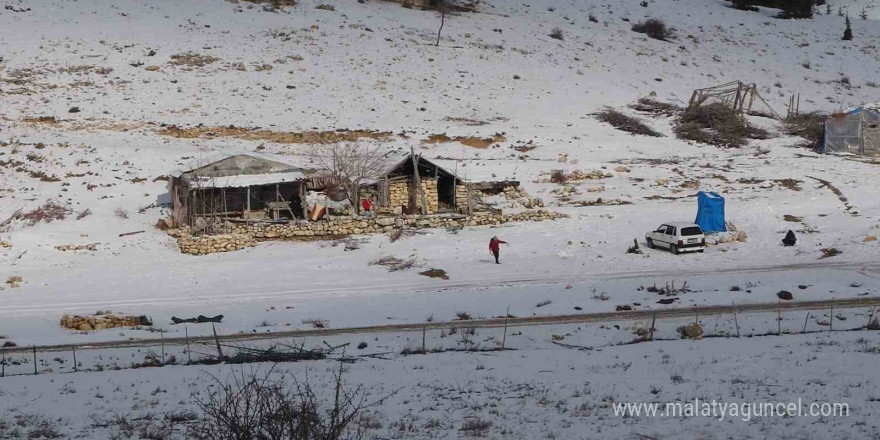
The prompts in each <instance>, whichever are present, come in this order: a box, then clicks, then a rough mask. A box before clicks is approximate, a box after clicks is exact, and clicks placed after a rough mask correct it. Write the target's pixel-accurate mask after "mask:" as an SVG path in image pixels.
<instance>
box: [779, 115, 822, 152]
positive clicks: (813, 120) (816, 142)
mask: <svg viewBox="0 0 880 440" xmlns="http://www.w3.org/2000/svg"><path fill="white" fill-rule="evenodd" d="M785 133H786V134H789V135H792V136H800V137H802V138H804V139H806V142H805V143H804V144H803V146H804V147H807V148H819V146H821V145H822V142H823V141H824V140H825V115H823V114H821V113H818V112H810V113H802V114H800V115H797V116H793V117H790V118H788V119H786V120H785Z"/></svg>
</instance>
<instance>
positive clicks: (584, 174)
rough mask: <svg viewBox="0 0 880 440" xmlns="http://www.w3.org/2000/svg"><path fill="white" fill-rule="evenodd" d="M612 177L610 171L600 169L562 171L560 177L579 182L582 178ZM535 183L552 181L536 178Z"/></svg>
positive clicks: (550, 180)
mask: <svg viewBox="0 0 880 440" xmlns="http://www.w3.org/2000/svg"><path fill="white" fill-rule="evenodd" d="M611 177H614V175H613V174H611V173H606V172H604V171H602V170H593V171H581V170H574V171H572V172H570V173H563V175H562V177H561V178H562V179H564V180H565V181H566V182H579V181H583V180H600V179H608V178H611ZM535 183H553V180H552V179H551V178H546V179H539V180H536V181H535Z"/></svg>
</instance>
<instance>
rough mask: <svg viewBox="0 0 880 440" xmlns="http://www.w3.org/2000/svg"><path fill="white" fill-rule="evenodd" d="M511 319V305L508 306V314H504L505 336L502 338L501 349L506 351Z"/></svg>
mask: <svg viewBox="0 0 880 440" xmlns="http://www.w3.org/2000/svg"><path fill="white" fill-rule="evenodd" d="M508 318H510V305H508V306H507V312H505V313H504V336H502V337H501V349H502V350H504V348H505V346H506V345H507V319H508Z"/></svg>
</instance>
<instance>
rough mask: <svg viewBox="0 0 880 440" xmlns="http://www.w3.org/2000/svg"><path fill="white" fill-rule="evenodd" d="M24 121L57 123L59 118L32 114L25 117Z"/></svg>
mask: <svg viewBox="0 0 880 440" xmlns="http://www.w3.org/2000/svg"><path fill="white" fill-rule="evenodd" d="M24 122H30V123H34V124H57V123H58V119H55V117H54V116H30V117H27V118H24Z"/></svg>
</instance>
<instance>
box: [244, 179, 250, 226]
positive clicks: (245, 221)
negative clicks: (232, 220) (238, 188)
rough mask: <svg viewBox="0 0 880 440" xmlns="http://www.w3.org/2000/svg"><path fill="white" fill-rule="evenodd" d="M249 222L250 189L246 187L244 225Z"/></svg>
mask: <svg viewBox="0 0 880 440" xmlns="http://www.w3.org/2000/svg"><path fill="white" fill-rule="evenodd" d="M250 222H251V187H247V212H245V214H244V223H245V224H250Z"/></svg>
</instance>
